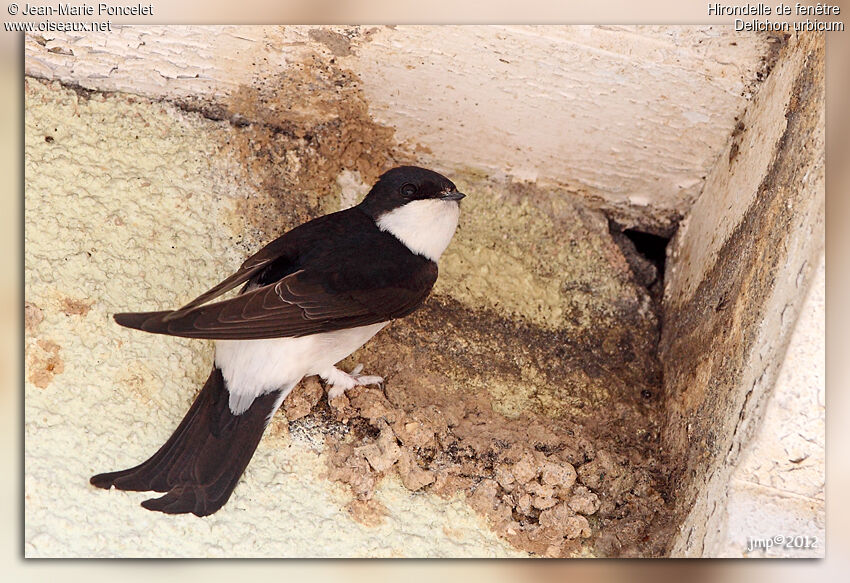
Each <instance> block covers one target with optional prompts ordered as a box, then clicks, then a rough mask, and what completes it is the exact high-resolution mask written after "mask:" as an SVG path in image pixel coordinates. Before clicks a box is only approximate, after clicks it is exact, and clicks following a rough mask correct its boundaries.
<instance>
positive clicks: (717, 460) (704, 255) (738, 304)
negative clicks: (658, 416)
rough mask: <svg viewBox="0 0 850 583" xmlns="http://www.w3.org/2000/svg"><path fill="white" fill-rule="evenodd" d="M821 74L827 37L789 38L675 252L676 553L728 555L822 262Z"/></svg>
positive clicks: (671, 280)
mask: <svg viewBox="0 0 850 583" xmlns="http://www.w3.org/2000/svg"><path fill="white" fill-rule="evenodd" d="M823 64H824V44H823V37H822V36H820V35H803V36H800V37H790V38H789V39H788V43H787V46H786V47H785V48H784V49H783V54H782V56H781V57H780V59H779V60H778V64H777V67H776V69H775V70H774V71H773V72H772V73H771V75H770V77H769V78H768V80H767V81H766V83H765V84H764V86H763V87H762V89H761V90H760V92H759V93H758V95H757V96H756V98H755V100H754V101H753V103H752V104H751V105H750V106H749V107H748V109H747V112H746V114H745V115H744V116H743V117H742V118H741V120H740V125H738V126H737V127H736V130H735V131H734V132H733V134H732V136H731V138H730V141H729V144H728V147H727V154H725V155H724V156H722V157H721V159H720V160H719V162H718V164H717V165H716V166H715V168H714V169H713V170H712V173H711V174H710V175H709V177H708V179H707V181H706V185H705V188H704V190H703V192H702V194H701V195H700V197H699V199H698V200H697V201H696V203H695V204H694V207H693V208H692V209H691V212H690V215H689V216H688V217H687V218H686V219H685V221H684V222H683V224H682V226H681V227H680V229H679V232H678V233H677V234H676V237H675V239H674V240H673V242H672V247H671V251H670V257H669V265H670V268H669V270H668V281H667V283H666V287H665V292H664V304H665V308H664V325H663V331H662V341H661V359H662V362H663V363H664V385H665V391H666V398H667V403H668V407H667V415H668V420H667V425H666V427H665V441H666V448H667V450H668V451H670V452H672V453H673V455H677V456H681V458H680V459H681V460H682V462H681V464H680V466H679V467H678V468H677V471H676V473H675V474H674V476H673V477H672V479H673V483H674V484H676V489H677V491H678V492H680V494H679V497H678V498H677V500H676V502H675V506H676V509H677V511H678V512H679V513H682V514H686V515H687V517H686V518H685V520H684V522H683V523H682V525H681V526H680V530H679V534H678V536H677V537H676V539H675V542H674V546H673V551H672V552H673V555H675V556H702V555H703V554H706V553H709V554H711V553H712V552H713V551H715V550H716V549H717V548H718V546H722V540H723V533H724V532H725V524H724V521H725V520H727V514H726V496H727V492H728V488H729V483H730V477H731V475H732V472H733V470H734V468H735V467H736V466H737V465H738V463H739V461H740V457H741V452H742V451H743V449H744V448H745V446H746V444H748V443H749V442H750V441H751V440H752V439H753V436H754V435H755V434H756V432H757V431H758V429H759V425H760V422H761V419H762V416H763V414H764V410H765V407H766V406H767V404H768V402H770V400H771V398H772V396H773V386H774V381H775V379H776V377H777V374H778V371H779V369H780V365H781V363H782V360H783V356H784V354H785V350H786V347H787V345H788V342H789V339H790V336H791V331H792V330H793V328H794V324H795V322H796V321H797V315H798V313H799V312H800V309H801V306H802V303H803V299H804V298H805V292H806V291H807V290H808V287H809V285H810V282H811V280H812V276H813V274H814V273H815V271H816V269H817V266H818V264H819V263H820V262H821V257H822V254H823V237H824V227H823V225H824V218H823V205H824V186H823V185H824V147H823V144H824V84H823V75H824V69H823ZM821 381H822V379H821ZM799 390H801V391H805V390H812V391H815V392H817V391H818V390H819V387H818V386H817V383H815V384H814V385H809V386H807V387H799ZM815 402H816V401H815ZM812 405H813V404H812ZM810 406H811V405H810ZM809 414H811V413H809ZM814 414H815V416H817V413H816V412H815V413H814ZM799 422H801V423H804V421H803V420H799ZM807 433H811V431H807ZM815 433H817V429H815ZM765 439H766V440H769V439H770V438H769V437H767V438H765ZM818 439H819V443H821V444H822V443H823V436H822V428H821V430H820V436H818ZM682 452H685V454H684V455H682ZM782 455H783V456H784V455H785V454H784V453H783V454H782ZM776 463H778V464H780V466H779V467H775V468H774V471H780V472H781V471H783V470H782V469H781V468H784V464H785V462H784V460H776ZM820 467H822V464H821V465H820ZM742 471H745V470H742ZM816 472H817V470H816ZM801 479H802V474H801ZM812 522H814V523H816V522H817V519H816V518H815V515H812ZM777 524H778V523H777ZM821 524H822V522H821ZM815 530H816V529H815ZM763 534H764V533H763V531H759V532H758V533H756V532H753V533H752V534H751V535H750V534H748V533H735V535H734V538H735V540H740V539H741V538H742V537H743V538H745V537H747V536H759V535H763ZM772 534H776V535H785V534H801V535H810V536H822V531H817V530H816V531H815V532H798V533H784V532H776V533H772ZM817 553H823V547H822V546H821V548H819V549H817V550H816V551H815V554H817Z"/></svg>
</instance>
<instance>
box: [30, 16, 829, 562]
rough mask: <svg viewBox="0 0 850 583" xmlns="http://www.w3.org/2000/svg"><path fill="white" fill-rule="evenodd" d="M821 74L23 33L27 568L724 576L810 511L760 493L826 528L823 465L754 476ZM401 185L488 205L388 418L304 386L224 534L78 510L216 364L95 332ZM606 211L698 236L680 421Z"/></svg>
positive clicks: (815, 231)
mask: <svg viewBox="0 0 850 583" xmlns="http://www.w3.org/2000/svg"><path fill="white" fill-rule="evenodd" d="M822 50H823V47H822V40H820V37H816V36H806V37H800V38H792V39H790V41H789V42H788V43H785V42H784V41H781V39H776V38H770V37H767V36H763V35H746V34H744V35H742V34H737V33H734V34H733V33H731V31H729V30H728V29H724V28H718V27H620V26H616V27H589V26H587V27H586V26H582V27H507V26H502V27H404V26H403V27H362V26H356V27H327V28H315V27H122V28H119V29H118V30H117V31H116V32H115V33H113V34H110V35H88V36H74V35H56V36H51V37H45V36H31V37H27V38H26V57H27V58H26V71H27V73H28V74H29V75H31V76H33V77H37V78H41V79H46V80H58V81H61V83H60V82H55V83H44V82H42V81H39V80H37V79H35V78H30V79H28V82H27V93H26V99H27V103H26V105H27V119H26V132H27V135H26V159H27V166H26V181H27V199H26V278H27V280H26V285H27V298H26V299H27V305H26V359H27V367H26V377H27V379H26V380H27V382H26V432H27V433H26V453H25V455H26V459H27V476H26V527H25V538H26V554H27V556H81V555H82V556H340V555H342V556H516V555H519V556H523V555H526V554H527V553H531V554H533V555H536V556H573V555H605V556H609V555H659V554H662V553H664V552H666V551H669V550H670V546H671V544H673V545H674V546H673V552H674V554H677V555H699V554H705V553H709V554H715V553H728V552H732V551H729V549H730V548H739V547H740V544H739V543H740V541H741V540H745V539H746V537H747V536H757V534H751V533H750V531H749V530H747V529H749V528H750V525H751V523H750V522H748V520H749V519H748V518H747V517H748V516H752V514H748V510H747V509H750V510H752V509H754V508H757V507H758V504H759V503H760V502H762V501H765V500H777V501H778V502H777V505H776V508H778V511H777V513H776V516H780V515H782V512H785V511H787V510H788V508H790V506H793V504H791V503H790V502H789V500H791V498H789V497H788V496H785V495H784V494H783V495H779V496H778V497H777V496H776V492H773V491H772V490H771V491H770V492H768V491H767V490H766V488H779V489H781V490H783V491H784V492H788V493H791V495H792V497H793V495H794V494H800V495H803V496H807V497H810V498H811V500H809V501H807V502H805V503H804V504H803V505H798V506H797V507H796V508H797V510H793V509H792V511H791V512H790V514H789V513H787V512H786V513H785V514H784V515H783V516H785V517H786V518H788V517H791V519H792V520H793V519H796V518H801V517H802V519H804V520H805V519H806V517H808V518H810V519H811V524H814V526H815V527H819V524H821V523H819V522H818V521H819V520H821V519H819V518H818V516H820V515H819V514H818V512H820V510H819V508H820V507H819V506H818V504H819V501H820V500H821V498H819V494H818V492H817V489H816V488H815V489H812V488H809V486H814V485H816V483H817V481H818V474H819V472H820V474H822V464H821V463H820V461H819V459H818V457H817V456H818V454H817V451H816V447H815V449H813V450H811V451H812V453H811V454H810V455H809V450H806V452H805V453H799V454H798V452H797V449H796V446H797V445H798V444H796V442H795V443H790V444H787V442H786V444H787V448H783V449H782V451H779V450H778V449H777V448H767V449H765V446H764V443H762V445H758V444H757V445H756V446H755V447H756V449H754V450H753V452H754V453H751V454H748V457H743V458H742V455H741V451H742V450H743V449H744V446H745V444H747V443H748V442H749V441H750V439H751V437H752V436H753V435H754V434H756V433H757V432H758V431H759V421H760V419H761V417H762V414H763V413H764V411H765V410H768V411H770V408H769V407H768V403H770V401H771V398H772V392H771V387H772V384H773V378H774V377H775V376H776V371H777V370H778V368H779V364H780V362H781V360H782V354H783V351H784V347H785V343H786V342H787V339H788V337H789V336H790V331H791V329H792V328H793V326H794V323H795V322H796V321H797V319H796V314H797V311H798V310H799V306H800V303H801V301H802V298H803V295H804V292H805V290H806V289H807V288H808V282H809V279H810V274H811V272H812V270H813V269H814V267H815V265H817V257H818V253H819V251H818V249H819V245H820V244H821V243H820V242H821V240H822V222H823V219H822V213H823V208H822V189H823V186H822V185H823V159H822V150H823V139H822V138H823V134H822V132H823V111H822V94H821V91H822V84H823V77H822V70H821V66H822ZM777 59H778V60H777ZM588 63H591V64H592V66H588ZM768 74H769V75H768ZM765 78H766V79H767V82H763V81H764V79H765ZM110 92H118V93H110ZM133 94H137V95H140V96H142V97H138V96H134V95H133ZM754 96H755V97H754ZM745 110H746V112H745ZM410 162H416V163H423V164H428V165H432V166H434V167H435V168H437V169H442V170H444V171H446V172H447V173H449V174H450V176H451V177H452V178H453V179H455V181H456V182H458V184H459V186H461V188H462V190H464V191H467V192H469V193H471V194H472V195H474V196H470V197H469V198H468V200H466V201H464V207H463V208H464V214H463V215H462V220H461V227H460V230H459V232H458V234H457V236H456V238H455V241H454V242H453V244H452V246H451V247H450V248H449V250H448V252H447V253H446V255H445V257H444V259H443V261H442V262H441V276H440V280H439V281H438V284H437V287H436V288H435V295H434V299H433V301H429V303H428V304H427V305H426V306H425V307H424V308H423V310H422V311H420V312H418V313H416V314H414V315H413V316H412V317H411V318H408V319H405V320H402V321H400V322H398V323H396V324H393V326H391V327H389V328H388V329H387V330H386V331H385V332H384V333H382V334H381V335H379V336H378V337H377V338H376V339H375V340H374V341H373V342H372V343H370V344H369V345H367V347H366V348H364V350H362V351H361V352H360V353H358V356H357V359H362V360H363V361H364V362H365V363H366V364H367V367H369V366H371V365H374V364H375V363H379V366H380V367H382V370H376V371H374V372H377V373H379V374H383V375H384V376H386V377H387V378H388V383H387V386H386V387H385V390H383V391H378V390H373V389H368V390H360V389H358V390H355V391H354V392H353V393H352V395H351V396H350V397H351V398H350V399H348V398H346V399H342V400H339V401H340V403H341V404H340V403H336V402H335V403H336V404H335V405H334V406H330V407H329V406H328V405H327V404H325V402H324V400H323V397H322V395H321V393H322V391H321V387H320V386H319V385H318V384H317V383H304V384H303V385H302V386H301V387H299V388H298V389H296V391H295V392H294V393H293V395H292V397H290V399H288V400H287V402H286V404H285V406H284V411H283V413H282V414H280V415H278V419H277V420H276V421H275V422H274V423H273V424H272V426H271V427H270V429H269V431H268V432H267V435H266V437H265V438H264V440H263V442H262V443H261V445H260V448H259V450H258V452H257V455H256V456H255V458H254V460H253V462H252V463H251V464H250V465H249V467H248V470H247V472H246V475H245V479H244V480H243V481H242V483H240V485H239V487H238V488H237V490H236V493H235V494H234V497H233V498H232V499H231V501H230V502H229V503H228V505H227V506H226V507H225V509H224V510H222V511H221V512H219V513H218V514H216V515H214V516H212V517H210V518H207V519H203V520H198V519H196V518H195V517H185V516H183V517H176V518H174V517H163V516H160V515H158V514H153V513H149V512H147V511H144V510H142V509H140V508H138V507H137V506H136V501H140V500H142V499H144V497H145V495H144V494H133V493H129V494H128V493H122V492H114V491H113V492H109V493H107V492H103V491H97V490H95V489H94V488H92V487H90V486H89V485H88V483H87V481H86V480H87V477H88V476H90V475H91V474H93V473H95V472H98V471H104V470H108V469H118V468H119V467H124V466H126V465H129V464H132V463H136V462H138V461H140V460H141V459H143V458H144V457H146V456H147V455H149V454H150V453H152V451H153V450H154V449H155V448H156V447H158V446H159V445H160V444H161V443H162V442H163V441H164V439H165V438H166V437H167V436H168V435H169V433H170V431H171V429H172V428H173V427H174V425H175V424H176V423H177V421H178V420H179V419H180V417H181V416H182V414H183V412H184V411H185V409H186V408H187V407H188V404H189V403H190V402H191V399H192V397H193V395H194V393H195V391H196V390H197V388H198V387H199V385H200V382H201V381H202V380H203V378H205V376H206V370H207V369H208V367H209V363H210V361H211V358H212V353H211V352H212V347H211V346H210V345H209V344H208V343H205V342H199V341H190V340H181V339H171V338H162V337H152V336H149V335H145V334H140V333H135V332H131V331H126V330H122V329H119V328H117V326H115V325H114V324H113V323H112V321H111V314H112V313H114V312H116V311H123V310H128V309H155V308H165V307H168V306H174V305H179V304H181V303H183V302H185V301H186V300H188V299H189V298H191V297H193V296H194V295H196V294H197V293H199V292H201V291H203V290H204V289H206V287H208V285H209V284H211V283H213V282H215V281H218V280H219V279H220V278H221V277H222V276H224V275H226V274H227V273H228V272H229V270H230V269H232V268H233V267H235V266H236V265H238V264H239V263H240V262H241V260H242V259H243V258H244V257H245V256H246V255H247V254H249V253H250V252H252V251H254V250H256V249H257V247H258V246H259V244H260V243H262V242H264V241H267V240H269V239H270V238H271V237H273V236H275V235H276V234H278V233H279V232H281V231H282V230H284V229H286V228H289V227H292V226H294V225H296V224H298V223H300V222H302V221H304V220H306V219H308V218H311V217H313V216H316V215H318V214H322V213H325V212H329V211H332V210H336V209H338V208H340V206H347V205H350V204H353V203H354V202H355V201H356V200H357V198H358V197H359V196H362V195H363V193H364V192H365V189H366V188H367V186H366V185H368V184H369V183H371V182H372V181H373V180H374V178H375V177H376V176H377V175H378V174H379V173H380V172H381V171H382V170H383V169H386V168H387V167H389V166H392V165H395V164H399V163H410ZM700 192H702V194H700ZM698 195H699V196H698ZM692 204H693V209H692V210H691V206H692ZM599 209H602V210H604V211H606V212H607V213H609V215H610V216H612V217H613V218H615V219H616V220H618V221H619V222H621V223H622V224H624V225H627V226H628V225H639V226H641V227H643V228H646V229H649V230H651V231H656V232H668V231H669V229H670V228H671V227H672V226H674V224H675V221H676V220H677V219H678V217H681V216H685V215H687V216H688V218H687V219H686V221H685V222H684V223H683V225H682V228H680V230H679V232H678V234H677V235H676V238H675V239H674V241H673V244H672V246H671V250H672V253H671V255H670V257H669V258H668V267H669V269H668V274H667V281H666V282H665V284H666V291H665V296H664V309H665V310H666V316H665V318H666V319H665V327H664V333H665V336H664V337H663V338H662V340H663V341H662V352H661V356H662V358H663V360H664V366H665V371H664V372H665V376H664V378H665V383H666V385H665V390H664V391H662V390H661V388H662V387H661V386H660V379H661V364H660V363H659V361H658V358H657V354H658V350H657V343H658V328H659V320H658V309H659V306H658V295H657V294H658V289H659V287H660V286H659V283H660V280H659V277H658V273H657V272H656V271H655V268H654V267H653V266H651V265H649V264H648V263H647V262H646V260H645V259H643V258H641V257H639V256H638V254H637V253H636V252H635V249H634V247H633V246H631V244H630V243H629V242H628V241H626V240H625V238H624V237H622V236H619V238H618V237H617V235H619V234H618V233H609V226H608V223H607V221H606V217H605V216H604V215H602V214H601V213H600V212H598V211H599ZM639 272H640V273H641V274H642V275H641V276H639V275H638V273H639ZM494 274H500V275H501V276H503V277H506V280H505V281H504V282H502V281H499V280H498V279H494ZM508 282H509V284H508ZM653 286H654V288H653ZM647 287H649V289H647ZM804 321H805V320H803V322H804ZM800 326H806V324H800ZM816 337H817V334H814V335H813V336H811V335H810V336H809V337H807V338H811V342H814V341H815V340H816ZM435 344H439V345H440V346H442V347H443V350H441V351H439V352H435V351H433V350H429V349H428V347H429V346H433V345H435ZM709 346H710V347H711V350H706V349H705V347H709ZM815 348H816V347H815ZM354 362H356V361H352V363H350V364H353V363H354ZM808 362H809V360H808V358H804V359H802V360H800V361H799V363H798V364H796V365H793V364H790V365H788V367H786V368H788V370H789V371H791V372H788V373H783V374H791V375H793V374H794V371H798V373H799V371H800V370H805V369H806V366H807V363H808ZM665 392H666V394H664V393H665ZM782 394H783V393H781V392H780V393H779V395H780V396H779V397H777V400H776V401H775V403H776V404H775V405H773V406H774V408H775V407H776V406H781V405H782V404H783V403H784V404H789V403H791V405H789V406H790V407H791V411H792V413H791V414H790V417H792V418H796V419H797V421H798V422H799V421H800V418H799V416H795V415H794V412H795V411H796V407H798V406H800V407H807V405H805V404H801V403H800V401H799V400H797V399H796V397H793V396H792V397H788V398H787V399H786V398H785V397H781V395H782ZM794 395H796V393H794ZM810 404H811V403H810ZM780 408H781V407H780ZM810 409H811V407H808V408H807V409H806V411H809V410H810ZM668 413H669V417H667V415H668ZM284 414H285V415H286V417H288V419H289V422H287V420H286V419H283V415H284ZM776 418H777V417H776V412H775V411H774V414H773V416H772V417H771V416H770V415H769V416H768V421H767V422H766V423H765V425H764V427H763V428H762V429H761V432H762V433H761V435H762V436H763V437H762V438H760V439H762V441H763V442H764V441H766V442H769V441H770V440H771V439H773V437H771V435H772V434H771V433H770V427H771V423H775V419H776ZM779 418H780V419H781V418H782V415H781V413H780V414H779ZM771 419H774V421H771ZM807 419H808V418H807ZM813 419H815V421H813V423H814V426H813V427H814V428H813V429H812V431H811V432H810V433H807V435H812V436H813V439H814V441H815V446H816V445H817V443H818V442H817V432H818V428H817V423H816V419H817V413H816V414H815V415H814V418H813ZM718 420H719V422H717V423H715V421H718ZM662 429H663V431H662ZM819 443H820V444H821V446H822V443H823V441H822V437H821V440H820V442H819ZM665 447H666V449H665ZM759 448H761V449H759ZM788 448H790V449H788ZM792 450H793V451H792ZM804 455H809V457H807V458H806V459H804V460H801V461H799V462H796V461H794V460H798V459H799V458H801V457H803V456H804ZM792 456H793V457H792ZM786 458H787V460H786ZM742 459H743V461H742ZM680 462H681V463H680ZM761 462H763V463H761ZM772 462H774V463H773V464H772ZM739 464H740V466H739V467H738V470H737V473H734V474H733V471H735V470H734V468H735V467H736V466H737V465H739ZM788 464H791V465H792V466H794V467H795V468H798V467H799V468H800V469H803V468H805V476H806V480H804V482H805V484H803V483H802V482H799V481H798V482H794V481H793V480H794V479H793V478H790V477H789V478H787V479H786V478H781V476H790V475H791V474H792V473H793V474H796V473H800V475H801V476H802V475H803V473H801V472H800V470H798V469H794V470H793V472H785V470H786V469H788ZM670 475H672V476H673V477H674V478H675V479H674V481H672V482H666V479H665V478H666V476H670ZM733 476H734V479H733ZM777 480H780V481H777ZM730 484H731V490H732V494H733V495H732V497H731V502H730V503H729V504H728V507H727V504H726V500H727V493H728V491H729V488H730ZM801 484H802V485H801ZM674 491H675V492H676V493H677V496H671V492H674ZM821 495H822V493H821ZM806 504H808V505H809V506H808V508H809V510H810V512H809V514H808V515H807V514H805V511H804V510H801V509H802V508H803V507H804V506H805V505H806ZM783 505H784V506H783ZM741 509H743V511H742V510H741ZM798 511H799V512H798ZM795 512H797V513H796V514H795ZM116 517H119V518H116ZM795 517H796V518H795ZM680 523H681V524H683V526H682V528H681V529H679V530H678V536H676V537H675V541H674V542H673V543H671V542H670V541H671V537H672V536H673V534H674V531H675V530H676V526H677V525H678V524H680ZM797 524H802V523H797ZM758 534H760V533H758ZM742 537H743V538H742ZM173 540H181V541H183V542H182V543H181V544H180V545H175V544H173V542H171V541H173ZM316 541H320V542H318V543H317V542H316ZM730 545H732V546H730Z"/></svg>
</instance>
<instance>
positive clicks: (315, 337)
mask: <svg viewBox="0 0 850 583" xmlns="http://www.w3.org/2000/svg"><path fill="white" fill-rule="evenodd" d="M387 324H388V322H379V323H377V324H370V325H369V326H359V327H357V328H349V329H347V330H336V331H334V332H322V333H320V334H311V335H310V336H302V337H301V338H270V339H267V340H217V341H216V343H215V364H216V366H217V367H219V368H220V369H221V373H222V376H223V377H224V381H225V384H226V386H227V390H228V391H229V392H230V401H229V405H230V411H231V412H232V413H233V414H234V415H241V414H242V413H244V412H245V411H247V410H248V407H250V406H251V403H253V402H254V399H256V398H257V397H259V396H260V395H264V394H266V393H269V392H271V391H275V390H278V389H283V394H282V396H281V397H280V399H279V401H278V403H277V404H278V405H279V404H280V403H282V402H283V399H285V398H286V396H287V395H288V394H289V392H290V391H291V390H292V388H293V387H294V386H295V385H296V384H297V383H298V381H300V380H301V379H302V378H303V377H305V376H310V375H314V374H319V373H322V375H323V377H324V375H326V374H328V371H330V370H331V369H333V368H334V366H333V365H334V364H335V363H337V362H339V361H340V360H342V359H343V358H345V357H346V356H348V355H349V354H351V353H352V352H354V351H355V350H357V349H358V348H360V347H361V346H363V345H364V344H365V343H366V342H367V341H368V340H369V339H370V338H372V336H374V335H375V334H377V333H378V332H379V331H380V330H381V328H383V327H384V326H386V325H387ZM334 370H335V369H334ZM339 372H340V373H341V374H345V373H342V371H339ZM364 378H365V377H364ZM334 384H335V383H334Z"/></svg>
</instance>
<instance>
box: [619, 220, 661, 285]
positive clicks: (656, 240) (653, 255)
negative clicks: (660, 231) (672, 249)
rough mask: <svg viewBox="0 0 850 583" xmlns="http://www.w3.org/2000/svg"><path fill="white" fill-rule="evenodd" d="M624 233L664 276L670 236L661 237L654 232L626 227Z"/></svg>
mask: <svg viewBox="0 0 850 583" xmlns="http://www.w3.org/2000/svg"><path fill="white" fill-rule="evenodd" d="M623 234H624V235H625V236H626V237H628V238H629V239H631V241H632V243H634V246H635V250H637V252H638V253H640V254H641V255H643V257H644V258H646V259H647V260H648V261H649V262H650V263H652V264H653V265H654V266H655V268H656V269H657V270H658V273H659V276H660V277H663V276H664V262H665V261H666V260H667V244H668V243H670V238H669V237H659V236H658V235H653V234H652V233H644V232H642V231H638V230H636V229H626V230H625V231H623Z"/></svg>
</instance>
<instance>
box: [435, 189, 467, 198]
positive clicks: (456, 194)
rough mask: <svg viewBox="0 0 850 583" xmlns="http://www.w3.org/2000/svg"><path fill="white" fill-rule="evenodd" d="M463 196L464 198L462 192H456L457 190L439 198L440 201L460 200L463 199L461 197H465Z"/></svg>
mask: <svg viewBox="0 0 850 583" xmlns="http://www.w3.org/2000/svg"><path fill="white" fill-rule="evenodd" d="M465 196H466V195H465V194H464V193H462V192H458V191H457V190H453V191H451V192H447V193H445V194H444V195H442V196H441V197H440V198H441V199H442V200H460V199H462V198H463V197H465Z"/></svg>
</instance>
